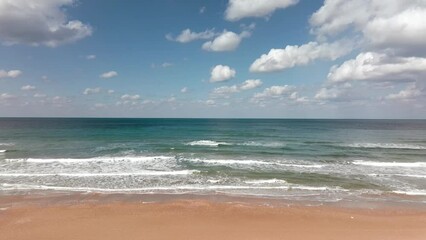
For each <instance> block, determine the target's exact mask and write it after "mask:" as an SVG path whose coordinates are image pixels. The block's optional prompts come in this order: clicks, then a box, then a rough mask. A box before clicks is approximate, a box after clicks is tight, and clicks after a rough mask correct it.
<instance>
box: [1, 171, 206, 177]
mask: <svg viewBox="0 0 426 240" xmlns="http://www.w3.org/2000/svg"><path fill="white" fill-rule="evenodd" d="M199 172H200V171H197V170H180V171H143V172H123V173H0V177H56V176H60V177H77V178H78V177H119V176H163V175H191V174H193V173H199Z"/></svg>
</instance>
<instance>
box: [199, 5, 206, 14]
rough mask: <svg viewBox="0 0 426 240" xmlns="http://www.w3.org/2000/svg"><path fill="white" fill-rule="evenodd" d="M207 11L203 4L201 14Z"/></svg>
mask: <svg viewBox="0 0 426 240" xmlns="http://www.w3.org/2000/svg"><path fill="white" fill-rule="evenodd" d="M205 11H206V6H202V7H201V8H200V11H199V13H200V14H203V13H204V12H205Z"/></svg>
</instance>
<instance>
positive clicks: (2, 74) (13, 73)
mask: <svg viewBox="0 0 426 240" xmlns="http://www.w3.org/2000/svg"><path fill="white" fill-rule="evenodd" d="M21 74H22V71H20V70H10V71H7V70H0V79H1V78H17V77H19V76H20V75H21Z"/></svg>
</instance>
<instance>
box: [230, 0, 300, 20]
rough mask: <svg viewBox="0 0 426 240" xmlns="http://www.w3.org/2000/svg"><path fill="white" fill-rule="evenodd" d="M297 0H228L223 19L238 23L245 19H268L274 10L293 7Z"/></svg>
mask: <svg viewBox="0 0 426 240" xmlns="http://www.w3.org/2000/svg"><path fill="white" fill-rule="evenodd" d="M297 2H298V0H229V3H228V7H227V9H226V11H225V19H226V20H228V21H238V20H240V19H242V18H247V17H269V16H270V15H271V14H272V13H273V12H274V11H275V10H277V9H283V8H287V7H289V6H291V5H294V4H296V3H297Z"/></svg>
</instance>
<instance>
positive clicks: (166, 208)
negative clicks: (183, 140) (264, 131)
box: [0, 194, 426, 240]
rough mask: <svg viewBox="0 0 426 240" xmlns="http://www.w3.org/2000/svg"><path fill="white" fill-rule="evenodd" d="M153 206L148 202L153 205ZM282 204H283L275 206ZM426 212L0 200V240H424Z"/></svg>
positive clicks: (229, 201) (188, 200)
mask: <svg viewBox="0 0 426 240" xmlns="http://www.w3.org/2000/svg"><path fill="white" fill-rule="evenodd" d="M150 200H151V201H150ZM278 203H280V204H278ZM424 226H426V208H420V209H416V208H411V209H407V208H400V207H397V206H394V207H391V206H387V207H385V208H351V207H345V206H340V207H339V206H330V205H323V206H306V205H303V203H302V204H300V203H299V204H297V203H291V204H290V203H288V202H287V204H285V203H284V202H282V201H281V202H274V201H265V199H258V198H256V199H253V198H250V199H249V198H241V197H232V196H223V195H220V196H207V197H206V196H194V195H184V196H183V195H181V196H175V198H173V196H172V197H170V196H163V195H161V196H160V195H146V196H141V195H131V196H129V195H111V194H107V195H105V194H72V195H67V194H56V195H47V196H42V195H38V196H35V195H22V196H1V197H0V233H1V234H0V239H1V240H3V239H8V240H24V239H25V240H26V239H46V240H48V239H65V240H67V239H103V240H108V239H225V240H226V239H308V240H309V239H349V240H351V239H410V240H411V239H413V240H417V239H419V240H420V239H423V238H424V236H425V235H426V228H425V227H424Z"/></svg>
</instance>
